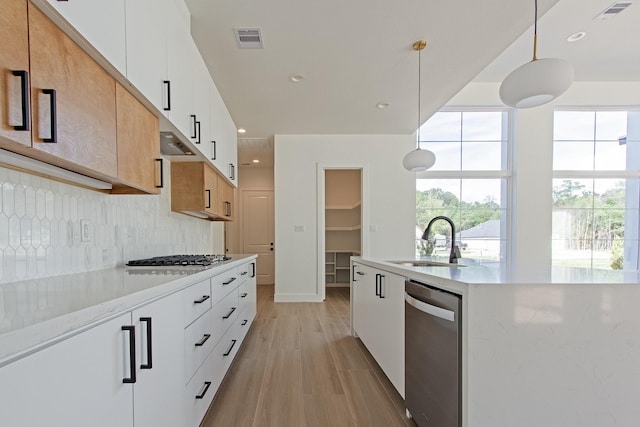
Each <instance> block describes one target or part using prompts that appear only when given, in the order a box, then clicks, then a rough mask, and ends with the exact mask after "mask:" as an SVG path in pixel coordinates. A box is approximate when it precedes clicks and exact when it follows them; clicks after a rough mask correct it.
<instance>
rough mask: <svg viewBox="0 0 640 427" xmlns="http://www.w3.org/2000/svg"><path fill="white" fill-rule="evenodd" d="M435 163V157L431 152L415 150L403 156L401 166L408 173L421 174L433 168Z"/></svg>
mask: <svg viewBox="0 0 640 427" xmlns="http://www.w3.org/2000/svg"><path fill="white" fill-rule="evenodd" d="M435 162H436V155H435V154H433V152H431V151H429V150H422V149H420V148H416V149H415V150H413V151H409V152H408V153H407V155H406V156H404V159H402V166H404V168H405V169H406V170H408V171H410V172H422V171H426V170H427V169H429V168H430V167H431V166H433V165H434V164H435Z"/></svg>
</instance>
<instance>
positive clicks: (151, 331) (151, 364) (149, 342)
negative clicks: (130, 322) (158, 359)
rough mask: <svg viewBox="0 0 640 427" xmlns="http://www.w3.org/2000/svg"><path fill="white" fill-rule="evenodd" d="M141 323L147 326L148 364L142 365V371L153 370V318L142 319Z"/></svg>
mask: <svg viewBox="0 0 640 427" xmlns="http://www.w3.org/2000/svg"><path fill="white" fill-rule="evenodd" d="M140 322H145V323H146V324H147V363H143V364H142V365H140V369H151V368H153V360H152V358H153V349H152V347H151V335H152V334H153V330H152V328H151V317H141V318H140Z"/></svg>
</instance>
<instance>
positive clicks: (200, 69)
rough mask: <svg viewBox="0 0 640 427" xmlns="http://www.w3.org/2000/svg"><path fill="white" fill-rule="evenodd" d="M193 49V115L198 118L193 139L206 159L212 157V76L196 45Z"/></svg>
mask: <svg viewBox="0 0 640 427" xmlns="http://www.w3.org/2000/svg"><path fill="white" fill-rule="evenodd" d="M192 47H193V56H192V62H193V68H192V70H191V71H192V82H193V114H194V115H195V116H196V123H197V127H196V132H195V135H196V137H195V138H193V139H192V141H193V142H194V144H195V146H196V148H197V149H198V150H199V151H200V152H201V153H202V154H203V155H204V156H205V157H206V158H210V157H211V149H212V147H211V143H210V142H209V141H210V139H211V135H210V124H209V120H210V119H211V117H210V111H209V92H210V91H211V85H213V83H212V81H211V75H210V74H209V70H208V69H207V66H206V64H205V63H204V60H203V59H202V56H201V55H200V52H199V51H198V49H197V47H196V46H195V44H193V45H192Z"/></svg>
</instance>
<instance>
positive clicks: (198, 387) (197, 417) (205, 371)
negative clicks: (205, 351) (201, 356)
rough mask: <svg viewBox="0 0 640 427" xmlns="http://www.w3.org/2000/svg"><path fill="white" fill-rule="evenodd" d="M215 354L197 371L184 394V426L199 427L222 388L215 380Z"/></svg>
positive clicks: (217, 380) (211, 354)
mask: <svg viewBox="0 0 640 427" xmlns="http://www.w3.org/2000/svg"><path fill="white" fill-rule="evenodd" d="M213 356H214V355H213V353H210V354H209V357H208V358H207V359H206V360H205V362H204V363H203V364H202V366H200V368H199V369H198V370H197V371H196V374H195V375H194V376H193V378H192V379H191V381H189V383H188V384H187V386H186V388H185V393H184V405H183V407H184V417H185V420H184V426H185V427H198V426H199V425H200V421H202V418H203V417H204V415H205V413H206V412H207V409H209V405H210V404H211V401H212V400H213V397H214V396H215V394H216V391H217V390H218V387H219V386H220V382H221V381H220V380H219V379H217V375H216V378H214V359H215V357H213Z"/></svg>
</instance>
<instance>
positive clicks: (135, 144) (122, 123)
mask: <svg viewBox="0 0 640 427" xmlns="http://www.w3.org/2000/svg"><path fill="white" fill-rule="evenodd" d="M116 117H117V119H116V126H117V141H118V180H119V181H121V182H123V183H125V184H127V185H128V186H131V187H134V188H137V189H139V190H141V191H143V192H145V193H150V194H159V193H160V189H159V188H158V187H156V186H160V185H161V184H160V179H159V177H158V175H159V174H160V173H159V172H160V171H159V163H158V161H157V159H159V158H160V144H159V143H158V134H159V132H160V129H159V126H160V125H159V123H158V119H157V118H156V116H154V115H153V114H151V112H150V111H149V110H147V109H146V108H145V106H144V105H142V104H141V103H140V101H138V100H137V99H135V98H134V97H133V95H131V94H130V93H129V91H127V90H126V89H125V88H124V87H123V86H121V85H120V84H119V83H116ZM116 191H117V189H116ZM125 191H127V192H128V191H129V190H125Z"/></svg>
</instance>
